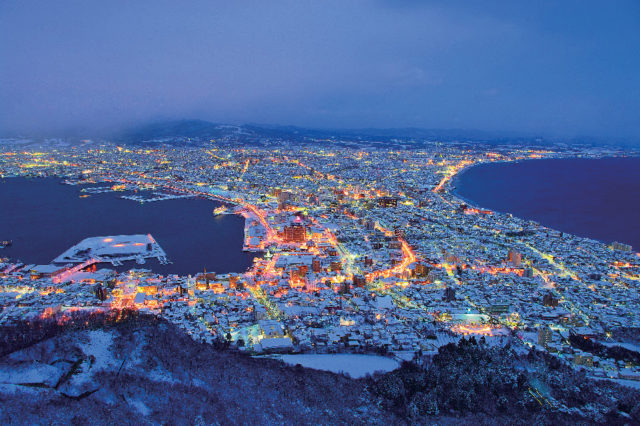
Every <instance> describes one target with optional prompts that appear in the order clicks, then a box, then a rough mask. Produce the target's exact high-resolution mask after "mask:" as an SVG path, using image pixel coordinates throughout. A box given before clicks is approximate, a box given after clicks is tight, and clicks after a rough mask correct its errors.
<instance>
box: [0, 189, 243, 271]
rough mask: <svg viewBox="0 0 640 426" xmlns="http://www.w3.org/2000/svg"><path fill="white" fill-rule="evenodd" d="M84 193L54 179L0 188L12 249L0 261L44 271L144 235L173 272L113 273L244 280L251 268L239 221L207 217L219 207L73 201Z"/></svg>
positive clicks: (0, 217) (200, 202) (4, 234)
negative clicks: (80, 247) (87, 248)
mask: <svg viewBox="0 0 640 426" xmlns="http://www.w3.org/2000/svg"><path fill="white" fill-rule="evenodd" d="M94 186H108V184H100V185H94ZM85 187H87V186H70V185H62V184H60V181H59V180H58V179H54V178H45V179H24V178H10V179H4V180H0V240H13V245H12V246H11V247H7V248H4V249H0V257H9V258H12V259H14V260H18V259H19V260H21V261H22V262H24V263H38V264H47V263H49V262H51V261H52V260H53V259H54V258H55V257H57V256H58V255H59V254H61V253H62V252H64V251H65V250H67V249H68V248H69V247H71V246H73V245H74V244H77V243H78V242H80V241H81V240H83V239H84V238H87V237H95V236H103V235H119V234H151V235H153V237H154V238H155V239H156V241H157V242H158V243H159V244H160V246H161V247H162V248H163V249H164V251H165V252H166V254H167V257H168V258H169V260H170V261H172V262H173V264H169V265H161V264H160V263H159V262H158V261H157V260H156V259H147V262H146V263H145V264H144V265H137V264H136V263H135V262H127V263H125V264H124V268H119V269H125V270H126V269H129V268H147V269H151V270H153V271H155V272H158V273H162V274H169V273H175V274H195V273H197V272H201V271H203V270H204V268H206V270H207V271H210V272H217V273H226V272H243V271H245V270H246V269H247V268H248V267H250V266H251V265H252V263H253V258H254V257H255V255H254V254H251V253H245V252H243V251H242V243H243V238H244V219H243V218H242V217H240V216H236V215H232V214H231V215H224V216H218V217H213V215H212V211H213V209H214V208H216V207H217V206H219V204H218V203H217V202H215V201H211V200H205V199H195V198H186V199H175V200H166V201H158V202H150V203H144V204H141V203H139V202H136V201H131V200H124V199H121V198H119V196H120V195H123V194H126V193H121V192H117V193H113V192H109V193H103V194H92V195H91V196H90V197H87V198H80V195H81V193H80V192H79V191H80V189H82V188H85ZM149 196H152V195H150V194H149ZM106 267H111V265H106Z"/></svg>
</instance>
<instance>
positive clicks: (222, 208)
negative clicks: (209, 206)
mask: <svg viewBox="0 0 640 426" xmlns="http://www.w3.org/2000/svg"><path fill="white" fill-rule="evenodd" d="M228 212H229V208H228V207H227V206H220V207H216V208H215V209H213V215H214V216H219V215H221V214H226V213H228Z"/></svg>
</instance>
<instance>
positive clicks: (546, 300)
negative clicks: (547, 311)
mask: <svg viewBox="0 0 640 426" xmlns="http://www.w3.org/2000/svg"><path fill="white" fill-rule="evenodd" d="M542 304H543V305H544V306H551V307H554V308H555V307H556V306H558V298H556V297H554V295H553V294H551V293H547V294H545V295H544V296H542Z"/></svg>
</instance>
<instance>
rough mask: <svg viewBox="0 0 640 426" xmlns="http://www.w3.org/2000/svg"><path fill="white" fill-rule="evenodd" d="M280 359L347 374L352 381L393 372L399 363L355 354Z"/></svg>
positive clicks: (291, 356) (313, 355)
mask: <svg viewBox="0 0 640 426" xmlns="http://www.w3.org/2000/svg"><path fill="white" fill-rule="evenodd" d="M281 359H282V360H283V361H284V362H285V363H287V364H289V365H296V364H300V365H302V366H303V367H307V368H313V369H314V370H324V371H331V372H333V373H343V372H344V373H347V374H348V375H349V376H351V377H353V378H354V379H359V378H361V377H364V376H365V375H366V374H367V373H369V374H373V373H375V372H377V371H382V372H385V373H386V372H388V371H392V370H395V369H396V368H398V367H399V366H400V363H399V362H398V361H396V360H394V359H391V358H386V357H383V356H378V355H357V354H302V355H282V357H281Z"/></svg>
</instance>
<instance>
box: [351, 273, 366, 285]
mask: <svg viewBox="0 0 640 426" xmlns="http://www.w3.org/2000/svg"><path fill="white" fill-rule="evenodd" d="M366 285H367V279H366V278H365V276H364V275H354V276H353V286H354V287H364V286H366Z"/></svg>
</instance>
